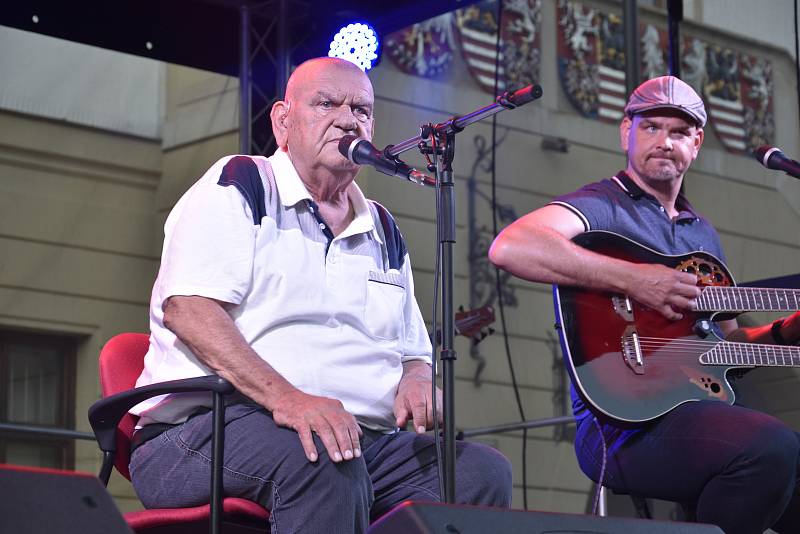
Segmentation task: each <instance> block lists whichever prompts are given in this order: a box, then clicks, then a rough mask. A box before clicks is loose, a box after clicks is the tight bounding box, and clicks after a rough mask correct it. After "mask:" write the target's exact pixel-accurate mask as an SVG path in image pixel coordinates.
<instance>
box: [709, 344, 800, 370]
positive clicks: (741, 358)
mask: <svg viewBox="0 0 800 534" xmlns="http://www.w3.org/2000/svg"><path fill="white" fill-rule="evenodd" d="M700 363H702V364H704V365H726V366H732V367H738V366H741V367H800V347H795V346H786V345H762V344H759V343H736V342H732V341H720V342H719V343H717V344H716V345H714V348H712V349H711V350H709V351H708V352H704V353H703V354H701V355H700Z"/></svg>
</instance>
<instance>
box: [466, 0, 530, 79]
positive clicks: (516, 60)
mask: <svg viewBox="0 0 800 534" xmlns="http://www.w3.org/2000/svg"><path fill="white" fill-rule="evenodd" d="M499 19H500V20H499V24H498V10H497V2H496V1H494V0H493V1H486V2H481V3H479V4H476V5H472V6H470V7H468V8H465V9H460V10H458V11H456V17H455V22H456V28H457V29H458V35H459V38H460V40H461V52H462V55H463V58H464V62H465V63H466V64H467V67H468V68H469V71H470V73H471V74H472V77H473V78H474V79H475V81H476V82H478V85H480V87H481V88H482V89H483V90H485V91H487V92H488V93H490V94H494V92H495V70H497V88H498V90H500V91H503V90H506V89H519V88H521V87H524V86H526V85H530V84H531V83H534V82H538V81H539V64H540V61H541V51H540V46H539V42H540V36H539V34H540V25H541V0H507V1H505V2H503V12H502V13H501V14H500V17H499ZM500 26H502V28H501V29H499V32H500V39H499V44H500V53H499V54H498V53H497V47H498V28H500ZM496 63H497V65H496ZM495 67H496V69H495Z"/></svg>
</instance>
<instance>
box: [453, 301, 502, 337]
mask: <svg viewBox="0 0 800 534" xmlns="http://www.w3.org/2000/svg"><path fill="white" fill-rule="evenodd" d="M494 321H495V315H494V308H492V307H491V306H489V305H488V304H487V305H486V306H481V307H480V308H475V309H471V310H465V309H464V307H463V306H459V308H458V311H457V312H456V332H457V333H458V335H460V336H465V337H468V338H470V339H471V340H472V342H473V343H475V344H478V343H480V342H481V341H483V340H484V339H486V337H487V336H490V335H491V334H494V328H491V326H489V325H491V324H492V323H493V322H494Z"/></svg>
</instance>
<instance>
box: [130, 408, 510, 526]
mask: <svg viewBox="0 0 800 534" xmlns="http://www.w3.org/2000/svg"><path fill="white" fill-rule="evenodd" d="M315 441H316V444H317V449H318V451H319V460H317V461H316V462H314V463H311V462H309V461H308V459H307V458H306V457H305V454H304V452H303V448H302V446H301V445H300V439H299V438H298V436H297V433H296V432H294V431H293V430H291V429H287V428H283V427H279V426H277V425H276V424H275V422H274V421H273V420H272V416H271V415H270V413H269V412H267V411H266V410H264V409H263V408H261V407H260V406H257V405H251V404H234V405H232V406H228V408H227V409H226V414H225V461H224V470H223V473H224V474H223V483H224V493H225V495H226V496H232V497H241V498H245V499H250V500H252V501H255V502H257V503H259V504H261V505H262V506H264V507H265V508H267V509H269V510H270V511H271V514H270V519H269V521H270V527H271V531H272V533H273V534H285V533H290V532H309V533H318V532H319V533H321V532H324V533H326V534H334V533H337V534H338V533H342V534H345V533H346V534H352V533H354V532H364V531H366V529H367V526H368V525H369V522H370V521H371V520H374V519H377V518H378V517H380V516H381V515H383V514H384V513H386V512H387V511H389V510H390V509H391V508H392V507H393V506H395V505H396V504H399V503H401V502H402V501H405V500H409V499H411V500H416V501H438V500H439V483H438V478H437V469H436V449H435V447H434V445H433V438H432V437H431V436H428V435H421V436H419V435H416V434H414V433H412V432H405V431H403V432H398V433H395V434H380V433H377V432H373V431H369V430H365V431H364V436H363V437H362V438H361V449H362V456H361V458H355V459H353V460H349V461H343V462H340V463H334V462H332V461H330V460H329V458H328V455H327V453H326V451H325V447H324V446H323V445H322V442H321V441H320V440H319V439H318V438H317V437H316V436H315ZM210 451H211V413H205V414H202V415H197V416H195V417H192V418H191V419H189V420H188V421H187V422H186V423H184V424H183V425H179V426H176V427H174V428H171V429H169V430H167V431H166V432H164V433H162V434H161V435H159V436H157V437H155V438H153V439H151V440H150V441H148V442H146V443H144V444H143V445H141V446H140V447H139V448H137V449H136V450H135V451H134V453H133V456H132V457H131V463H130V471H131V477H132V479H133V485H134V488H135V489H136V493H137V494H138V495H139V498H140V499H141V501H142V503H143V504H144V505H145V507H148V508H177V507H185V506H196V505H200V504H204V503H207V502H208V501H209V489H210V487H209V480H210V476H211V474H210V470H211V460H210ZM456 456H457V460H456V501H457V502H459V503H464V504H479V505H487V506H503V507H508V506H510V504H511V465H510V464H509V462H508V460H507V459H506V458H505V457H504V456H503V455H502V454H500V453H499V452H497V451H496V450H494V449H492V448H491V447H488V446H485V445H482V444H479V443H468V442H459V443H458V444H457V450H456Z"/></svg>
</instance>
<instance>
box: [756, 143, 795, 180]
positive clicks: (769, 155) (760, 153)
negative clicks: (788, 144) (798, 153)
mask: <svg viewBox="0 0 800 534" xmlns="http://www.w3.org/2000/svg"><path fill="white" fill-rule="evenodd" d="M753 157H755V158H756V159H757V160H758V162H759V163H761V164H762V165H763V166H764V167H766V168H768V169H774V170H776V171H783V172H785V173H786V174H788V175H789V176H794V177H795V178H800V163H798V162H797V161H795V160H793V159H791V158H787V157H786V154H784V153H783V152H782V151H781V149H780V148H777V147H774V146H769V145H762V146H760V147H758V148H757V149H755V150H754V151H753Z"/></svg>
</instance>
